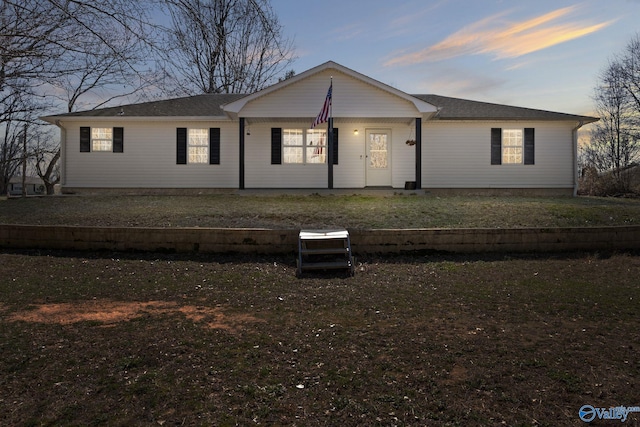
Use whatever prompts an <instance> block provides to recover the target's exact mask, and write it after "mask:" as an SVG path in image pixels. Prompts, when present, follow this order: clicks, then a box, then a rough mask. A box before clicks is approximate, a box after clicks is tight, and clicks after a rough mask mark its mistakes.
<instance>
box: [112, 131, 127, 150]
mask: <svg viewBox="0 0 640 427" xmlns="http://www.w3.org/2000/svg"><path fill="white" fill-rule="evenodd" d="M113 152H114V153H123V152H124V128H113Z"/></svg>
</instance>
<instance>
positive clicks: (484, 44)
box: [384, 6, 613, 66]
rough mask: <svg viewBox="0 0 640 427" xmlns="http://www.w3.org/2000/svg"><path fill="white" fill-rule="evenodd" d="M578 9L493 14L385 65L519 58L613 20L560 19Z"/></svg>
mask: <svg viewBox="0 0 640 427" xmlns="http://www.w3.org/2000/svg"><path fill="white" fill-rule="evenodd" d="M575 8H576V7H575V6H570V7H565V8H562V9H557V10H554V11H552V12H549V13H546V14H544V15H540V16H537V17H535V18H532V19H528V20H525V21H522V22H516V23H507V22H504V19H503V18H504V17H505V16H506V15H507V13H500V14H497V15H493V16H490V17H488V18H485V19H483V20H480V21H478V22H476V23H474V24H472V25H470V26H468V27H466V28H463V29H462V30H460V31H457V32H455V33H453V34H452V35H450V36H449V37H447V38H446V39H444V40H443V41H441V42H439V43H436V44H434V45H432V46H429V47H427V48H425V49H422V50H419V51H417V52H409V53H404V52H401V53H398V54H396V56H395V57H392V58H391V59H389V60H388V61H386V62H385V64H384V65H385V66H393V65H410V64H416V63H421V62H435V61H442V60H445V59H450V58H454V57H457V56H462V55H477V54H487V55H493V56H494V57H495V58H496V59H505V58H517V57H519V56H523V55H526V54H529V53H533V52H536V51H539V50H542V49H546V48H549V47H551V46H555V45H557V44H560V43H564V42H567V41H569V40H574V39H577V38H580V37H584V36H586V35H588V34H591V33H594V32H596V31H600V30H602V29H603V28H605V27H607V26H608V25H611V23H612V22H613V21H608V22H601V23H597V24H586V23H581V22H566V21H565V22H561V20H562V18H566V17H568V16H569V15H570V14H571V13H572V12H574V10H575Z"/></svg>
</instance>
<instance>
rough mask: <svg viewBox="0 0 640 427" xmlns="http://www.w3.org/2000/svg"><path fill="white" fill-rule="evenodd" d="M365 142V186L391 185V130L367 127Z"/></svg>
mask: <svg viewBox="0 0 640 427" xmlns="http://www.w3.org/2000/svg"><path fill="white" fill-rule="evenodd" d="M366 140H367V142H366V144H367V167H366V174H367V187H378V186H384V187H390V186H391V130H389V129H369V130H367V132H366Z"/></svg>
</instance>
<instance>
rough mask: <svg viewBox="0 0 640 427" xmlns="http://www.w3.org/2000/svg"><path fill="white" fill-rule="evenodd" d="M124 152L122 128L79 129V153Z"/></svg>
mask: <svg viewBox="0 0 640 427" xmlns="http://www.w3.org/2000/svg"><path fill="white" fill-rule="evenodd" d="M92 151H101V152H109V151H111V152H114V153H122V152H124V128H120V127H114V128H90V127H84V126H82V127H80V152H83V153H90V152H92Z"/></svg>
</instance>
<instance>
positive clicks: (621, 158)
mask: <svg viewBox="0 0 640 427" xmlns="http://www.w3.org/2000/svg"><path fill="white" fill-rule="evenodd" d="M638 64H640V38H639V37H638V36H636V37H635V38H634V39H633V40H632V41H631V42H630V43H629V45H628V46H627V48H626V49H625V50H624V51H623V54H622V55H620V56H619V57H616V58H615V59H614V60H612V61H611V62H610V63H609V65H608V66H607V67H606V68H605V70H604V71H603V72H602V73H601V75H600V77H599V82H598V85H597V87H596V88H595V91H594V96H593V99H594V102H595V107H596V112H597V115H598V116H599V117H600V121H599V122H598V123H596V124H595V125H594V127H593V129H592V131H591V141H590V143H589V144H587V145H585V147H584V149H583V150H584V151H583V159H584V162H585V165H584V167H585V169H587V170H589V171H590V175H591V180H592V181H593V180H599V181H600V182H599V183H598V185H594V187H597V188H598V189H599V190H598V191H597V192H598V193H607V194H610V193H625V192H629V191H630V190H631V188H630V166H631V165H632V164H633V163H634V162H636V161H637V160H638V158H639V157H640V132H639V124H640V120H639V119H640V67H639V66H638Z"/></svg>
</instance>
